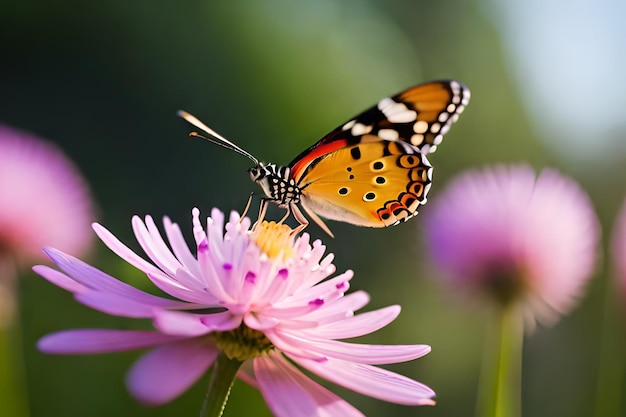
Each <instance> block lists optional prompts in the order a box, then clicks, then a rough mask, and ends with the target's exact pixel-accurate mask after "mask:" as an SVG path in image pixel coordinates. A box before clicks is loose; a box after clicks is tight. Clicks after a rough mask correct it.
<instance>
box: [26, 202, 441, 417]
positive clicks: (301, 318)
mask: <svg viewBox="0 0 626 417" xmlns="http://www.w3.org/2000/svg"><path fill="white" fill-rule="evenodd" d="M132 224H133V230H134V232H135V236H136V237H137V240H138V242H139V244H140V245H141V247H142V249H143V250H144V252H145V253H146V254H147V255H148V257H149V258H150V259H151V260H152V262H153V263H154V264H152V263H149V262H147V261H145V260H144V259H142V258H141V257H139V256H138V255H137V254H135V253H134V252H132V251H131V250H130V249H129V248H128V247H126V246H125V245H124V244H122V243H121V242H120V241H119V240H117V238H115V237H114V236H113V235H112V234H111V233H110V232H109V231H107V230H106V229H105V228H103V227H102V226H100V225H98V224H95V225H94V229H95V231H96V233H97V234H98V236H99V237H100V239H101V240H102V241H103V242H104V243H105V244H106V245H107V246H108V247H109V248H110V249H111V250H113V251H114V252H115V253H116V254H117V255H119V256H120V257H121V258H123V259H124V260H126V261H127V262H129V263H130V264H132V265H133V266H135V267H136V268H138V269H140V270H141V271H143V272H145V273H146V274H147V276H148V278H149V279H150V280H151V281H152V282H153V283H154V284H155V285H156V286H157V287H158V288H160V289H161V290H163V291H164V292H165V293H167V294H169V295H171V296H173V297H175V298H177V300H172V299H166V298H161V297H157V296H154V295H150V294H148V293H145V292H143V291H140V290H138V289H136V288H134V287H131V286H129V285H127V284H124V283H122V282H120V281H118V280H117V279H115V278H113V277H111V276H109V275H106V274H105V273H103V272H101V271H99V270H97V269H95V268H93V267H91V266H89V265H87V264H85V263H83V262H81V261H79V260H78V259H75V258H73V257H71V256H69V255H66V254H63V253H61V252H59V251H57V250H54V249H47V252H48V254H49V256H50V257H51V258H52V260H53V261H54V262H55V263H56V264H57V266H58V267H59V268H60V269H61V270H62V271H63V272H59V271H57V270H55V269H52V268H49V267H46V266H36V267H35V268H34V270H35V271H36V272H37V273H39V274H40V275H42V276H43V277H44V278H46V279H48V280H49V281H50V282H52V283H54V284H56V285H58V286H60V287H62V288H64V289H66V290H68V291H71V292H72V293H74V295H75V298H76V299H77V300H78V301H79V302H81V303H83V304H85V305H87V306H90V307H91V308H94V309H96V310H99V311H102V312H105V313H108V314H112V315H117V316H125V317H133V318H149V319H151V320H152V323H153V325H154V327H155V328H156V331H129V330H103V329H82V330H69V331H62V332H59V333H55V334H51V335H48V336H45V337H44V338H42V339H41V340H40V342H39V348H40V349H41V350H42V351H44V352H46V353H54V354H89V353H101V352H115V351H123V350H129V349H138V348H146V347H155V348H154V349H153V350H152V351H150V352H149V353H147V354H146V355H145V356H143V357H142V358H141V359H140V360H139V361H137V362H136V363H135V365H134V366H133V367H132V369H131V370H130V372H129V374H128V378H127V384H128V388H129V390H130V391H131V393H132V394H133V395H134V396H135V397H136V398H137V399H139V400H140V401H142V402H144V403H147V404H161V403H165V402H167V401H170V400H172V399H174V398H175V397H177V396H178V395H180V394H181V393H182V392H184V391H185V390H186V389H187V388H188V387H189V386H190V385H192V384H193V383H194V382H195V381H196V380H198V378H200V377H201V376H202V375H203V374H204V373H205V372H206V371H207V370H208V369H209V368H210V367H211V366H212V364H213V363H214V360H215V359H216V357H217V355H218V354H219V353H220V352H223V353H224V354H226V355H227V356H228V357H229V358H231V359H232V358H236V359H238V360H240V361H246V363H244V367H242V368H241V370H240V373H239V377H241V378H242V379H244V380H245V381H246V382H249V383H251V384H252V385H254V386H256V387H257V388H258V389H259V390H260V391H261V393H262V394H263V396H264V398H265V400H266V402H267V404H268V405H269V407H270V409H271V410H272V412H273V413H274V414H275V415H277V416H285V417H294V416H311V415H320V416H357V415H361V413H360V412H359V411H358V410H356V409H355V408H353V407H352V406H351V405H350V404H348V403H347V402H345V401H344V400H342V399H341V398H339V397H337V396H336V395H335V394H333V393H331V392H330V391H328V390H327V389H325V388H323V387H322V386H320V385H319V384H317V383H316V382H314V381H313V380H311V379H309V378H308V377H307V376H305V375H304V374H303V373H302V372H301V371H300V370H298V368H296V367H295V366H294V365H293V363H295V364H297V365H299V366H301V367H303V368H305V369H307V370H309V371H311V372H312V373H314V374H317V375H318V376H320V377H322V378H325V379H327V380H329V381H332V382H334V383H336V384H339V385H341V386H344V387H346V388H348V389H351V390H353V391H356V392H359V393H361V394H364V395H368V396H371V397H374V398H378V399H382V400H385V401H390V402H394V403H400V404H408V405H431V404H434V401H433V400H432V397H434V392H433V391H432V390H431V389H430V388H428V387H427V386H425V385H423V384H421V383H419V382H416V381H414V380H411V379H409V378H406V377H403V376H401V375H398V374H396V373H393V372H390V371H387V370H385V369H381V368H378V367H375V366H372V365H380V364H389V363H397V362H403V361H408V360H413V359H416V358H419V357H421V356H423V355H425V354H427V353H428V352H429V351H430V347H429V346H426V345H403V346H393V345H365V344H357V343H346V342H341V341H338V340H337V339H344V338H353V337H358V336H361V335H365V334H369V333H371V332H374V331H376V330H378V329H380V328H382V327H384V326H386V325H387V324H389V323H390V322H392V321H393V320H394V319H395V318H396V317H397V316H398V314H399V313H400V307H399V306H390V307H387V308H382V309H380V310H375V311H370V312H367V313H363V314H360V315H354V313H353V312H354V311H355V310H358V309H360V308H362V307H363V306H365V305H366V304H367V302H368V301H369V297H368V295H367V294H366V293H364V292H362V291H357V292H354V293H351V294H350V295H347V296H344V293H345V292H346V291H347V290H348V288H349V284H348V283H349V281H350V280H351V278H352V271H347V272H345V273H343V274H340V275H337V276H335V277H333V278H330V279H328V280H325V279H326V278H327V277H328V276H329V275H331V274H333V273H334V272H335V267H334V265H333V264H332V260H333V256H332V254H331V255H327V256H325V257H324V258H323V259H322V257H323V255H324V251H325V247H324V246H323V245H322V243H321V242H320V241H319V240H317V241H315V242H313V244H312V245H311V244H310V243H309V236H308V235H307V234H304V235H303V236H302V237H299V238H297V239H296V240H295V241H294V238H293V237H291V236H290V234H289V232H290V229H289V228H288V227H286V226H283V225H276V224H275V223H266V222H264V223H262V224H261V226H260V227H259V228H257V229H255V231H254V232H251V231H250V230H249V227H250V220H249V219H248V218H244V219H240V218H239V215H238V214H236V213H232V214H231V217H230V220H229V221H228V222H227V224H226V225H225V230H226V232H225V234H224V232H223V229H224V215H223V214H222V213H221V212H220V211H219V210H217V209H214V210H213V211H212V213H211V217H209V218H208V219H207V224H208V227H207V229H206V231H205V230H204V229H203V227H202V225H201V223H200V219H199V211H198V210H197V209H194V210H193V231H194V237H195V243H196V249H197V254H196V255H194V254H193V253H192V252H191V251H190V250H189V248H188V246H187V244H186V243H185V240H184V238H183V236H182V233H181V231H180V228H179V226H178V225H177V224H175V223H172V222H171V221H170V220H169V219H168V218H165V219H164V226H165V234H166V236H167V240H169V247H168V245H167V244H166V242H165V241H164V239H163V238H162V236H161V233H160V232H159V230H158V229H157V226H156V225H155V223H154V221H153V220H152V218H151V217H150V216H146V218H145V222H144V221H142V220H141V219H140V218H139V217H136V216H135V217H134V218H133V221H132ZM284 229H286V231H285V230H284ZM170 247H171V249H170ZM216 308H217V310H213V311H209V310H208V309H216ZM292 362H293V363H292ZM246 365H248V366H247V367H246Z"/></svg>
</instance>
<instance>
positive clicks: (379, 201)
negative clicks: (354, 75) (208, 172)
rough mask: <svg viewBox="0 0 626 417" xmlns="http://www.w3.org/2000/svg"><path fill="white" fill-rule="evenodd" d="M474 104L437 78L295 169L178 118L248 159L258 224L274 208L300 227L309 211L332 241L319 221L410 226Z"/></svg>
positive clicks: (331, 138) (308, 154)
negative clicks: (453, 132) (445, 149)
mask: <svg viewBox="0 0 626 417" xmlns="http://www.w3.org/2000/svg"><path fill="white" fill-rule="evenodd" d="M469 99H470V91H469V89H468V88H467V87H466V86H465V85H464V84H462V83H461V82H459V81H455V80H439V81H430V82H427V83H424V84H420V85H417V86H414V87H411V88H409V89H407V90H404V91H402V92H400V93H398V94H396V95H394V96H392V97H387V98H384V99H382V100H380V101H379V102H378V103H377V104H376V105H375V106H373V107H372V108H370V109H368V110H366V111H364V112H363V113H361V114H359V115H358V116H356V117H354V118H352V119H351V120H349V121H348V122H347V123H344V124H343V125H341V126H339V127H338V128H336V129H335V130H333V131H332V132H330V133H329V134H327V135H326V136H324V137H323V138H322V139H321V140H319V141H318V142H317V143H315V144H313V145H312V146H311V147H310V148H308V149H306V150H305V151H304V152H302V153H301V154H300V155H298V156H297V157H296V158H295V159H294V160H293V161H291V163H289V165H286V166H278V165H276V164H271V163H268V164H266V163H263V162H260V161H259V160H258V159H257V158H255V157H254V156H253V155H252V154H250V153H249V152H247V151H245V150H244V149H242V148H240V147H239V146H237V145H235V144H234V143H232V142H231V141H229V140H228V139H226V138H224V137H223V136H221V135H219V134H218V133H217V132H215V131H214V130H213V129H211V128H209V127H208V126H206V125H205V124H204V123H202V122H201V121H200V120H198V119H197V118H195V117H194V116H192V115H191V114H189V113H187V112H184V111H182V110H181V111H179V112H178V114H179V116H181V117H182V118H183V119H185V120H186V121H187V122H189V123H191V124H192V125H194V126H195V127H196V128H198V129H200V130H203V131H204V132H206V133H207V134H208V135H210V137H205V136H202V135H200V134H198V133H197V132H191V133H190V135H191V136H198V137H202V138H204V139H207V140H209V141H210V142H213V143H215V144H217V145H220V146H223V147H225V148H227V149H231V150H233V151H235V152H237V153H239V154H241V155H244V156H246V157H247V158H249V159H250V160H251V161H252V162H253V163H254V164H255V166H254V167H253V168H250V169H249V170H248V172H249V174H250V179H251V180H252V181H254V182H255V183H257V184H259V185H260V187H261V189H262V190H263V192H264V193H265V197H264V198H262V199H261V206H260V209H259V221H261V220H263V218H264V217H265V213H266V210H267V206H268V204H269V203H273V204H277V205H278V206H279V207H281V208H284V209H286V214H285V216H284V217H283V219H282V220H281V222H282V221H284V220H285V219H286V218H287V217H288V216H289V215H290V213H293V216H294V218H295V219H296V220H297V221H298V223H299V226H298V227H296V228H295V229H294V233H299V232H300V231H302V230H303V229H304V228H306V226H307V225H308V224H309V221H308V220H307V218H306V216H305V215H304V213H303V212H302V210H304V212H305V213H306V214H307V215H308V216H309V217H310V218H311V219H312V220H313V221H314V222H315V223H316V224H317V225H319V226H320V227H321V228H322V230H324V231H325V232H326V233H328V234H329V235H330V236H333V233H332V232H331V231H330V229H329V228H328V226H327V225H326V224H325V223H324V221H323V220H322V219H321V218H320V216H323V217H325V218H327V219H332V220H337V221H343V222H346V223H351V224H354V225H359V226H368V227H387V226H391V225H396V224H398V223H400V222H403V221H406V220H408V219H410V218H411V217H413V216H415V215H416V214H417V209H418V208H419V206H420V205H423V204H425V203H426V195H427V194H428V191H429V190H430V187H431V182H432V166H431V165H430V163H429V161H428V159H427V155H428V154H429V153H432V152H434V151H435V150H436V149H437V146H438V145H439V144H440V143H441V141H442V139H443V136H444V135H445V134H446V133H448V130H449V129H450V126H451V125H452V124H453V123H454V122H456V121H457V119H458V118H459V115H460V114H461V113H462V112H463V110H464V109H465V107H466V106H467V104H468V103H469Z"/></svg>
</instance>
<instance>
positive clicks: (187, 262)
mask: <svg viewBox="0 0 626 417" xmlns="http://www.w3.org/2000/svg"><path fill="white" fill-rule="evenodd" d="M163 223H164V225H165V233H166V234H167V239H168V240H169V241H170V245H171V246H172V251H173V252H174V255H175V256H176V258H177V259H178V260H179V261H180V262H181V263H182V264H183V265H184V266H185V268H186V269H188V270H189V272H190V273H191V275H193V276H196V277H199V276H202V271H201V270H200V266H199V265H198V260H197V259H196V257H195V256H194V255H193V253H192V252H191V251H190V250H189V246H187V242H186V241H185V238H184V237H183V234H182V232H181V231H180V227H179V226H178V224H176V223H172V221H171V220H170V219H169V218H168V217H165V218H164V219H163Z"/></svg>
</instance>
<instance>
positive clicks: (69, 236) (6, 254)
mask: <svg viewBox="0 0 626 417" xmlns="http://www.w3.org/2000/svg"><path fill="white" fill-rule="evenodd" d="M92 221H93V210H92V203H91V197H90V194H89V191H88V188H87V185H86V184H85V182H84V181H83V179H82V177H81V175H80V174H79V172H78V171H77V169H76V168H75V167H74V165H73V164H72V163H71V161H69V160H68V159H67V157H66V156H65V155H64V154H63V153H62V152H61V150H59V149H58V148H57V147H56V146H54V145H53V144H51V143H48V142H45V141H43V140H42V139H39V138H37V137H35V136H33V135H31V134H28V133H25V132H21V131H18V130H15V129H12V128H10V127H7V126H3V125H0V310H4V312H2V311H0V321H3V317H4V319H6V316H7V315H10V310H12V308H11V307H7V304H11V303H13V298H14V295H13V288H12V287H13V281H14V277H15V275H16V270H15V269H16V267H17V266H20V265H25V264H32V262H33V261H34V260H37V261H42V260H43V259H45V255H44V253H43V252H42V251H41V248H42V247H43V246H44V245H46V244H48V245H54V246H55V247H58V248H60V249H62V250H67V251H72V252H76V253H85V251H86V249H88V247H89V246H90V243H91V241H92V234H91V233H90V230H89V224H90V223H91V222H92Z"/></svg>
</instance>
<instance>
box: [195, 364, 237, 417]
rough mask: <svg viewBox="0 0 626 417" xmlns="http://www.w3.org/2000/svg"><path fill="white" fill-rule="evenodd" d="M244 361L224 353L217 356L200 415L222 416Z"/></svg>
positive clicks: (203, 416) (201, 416) (207, 416)
mask: <svg viewBox="0 0 626 417" xmlns="http://www.w3.org/2000/svg"><path fill="white" fill-rule="evenodd" d="M242 363H243V362H241V361H238V360H237V359H229V358H228V357H227V356H226V355H225V354H223V353H220V354H219V355H218V356H217V359H216V360H215V364H214V365H213V373H212V374H211V381H210V382H209V389H208V391H207V394H206V397H205V399H204V404H202V410H201V411H200V417H220V416H221V415H222V413H223V412H224V408H226V402H227V401H228V395H229V394H230V388H231V387H232V386H233V382H234V381H235V376H236V375H237V370H238V369H239V367H240V366H241V364H242Z"/></svg>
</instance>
